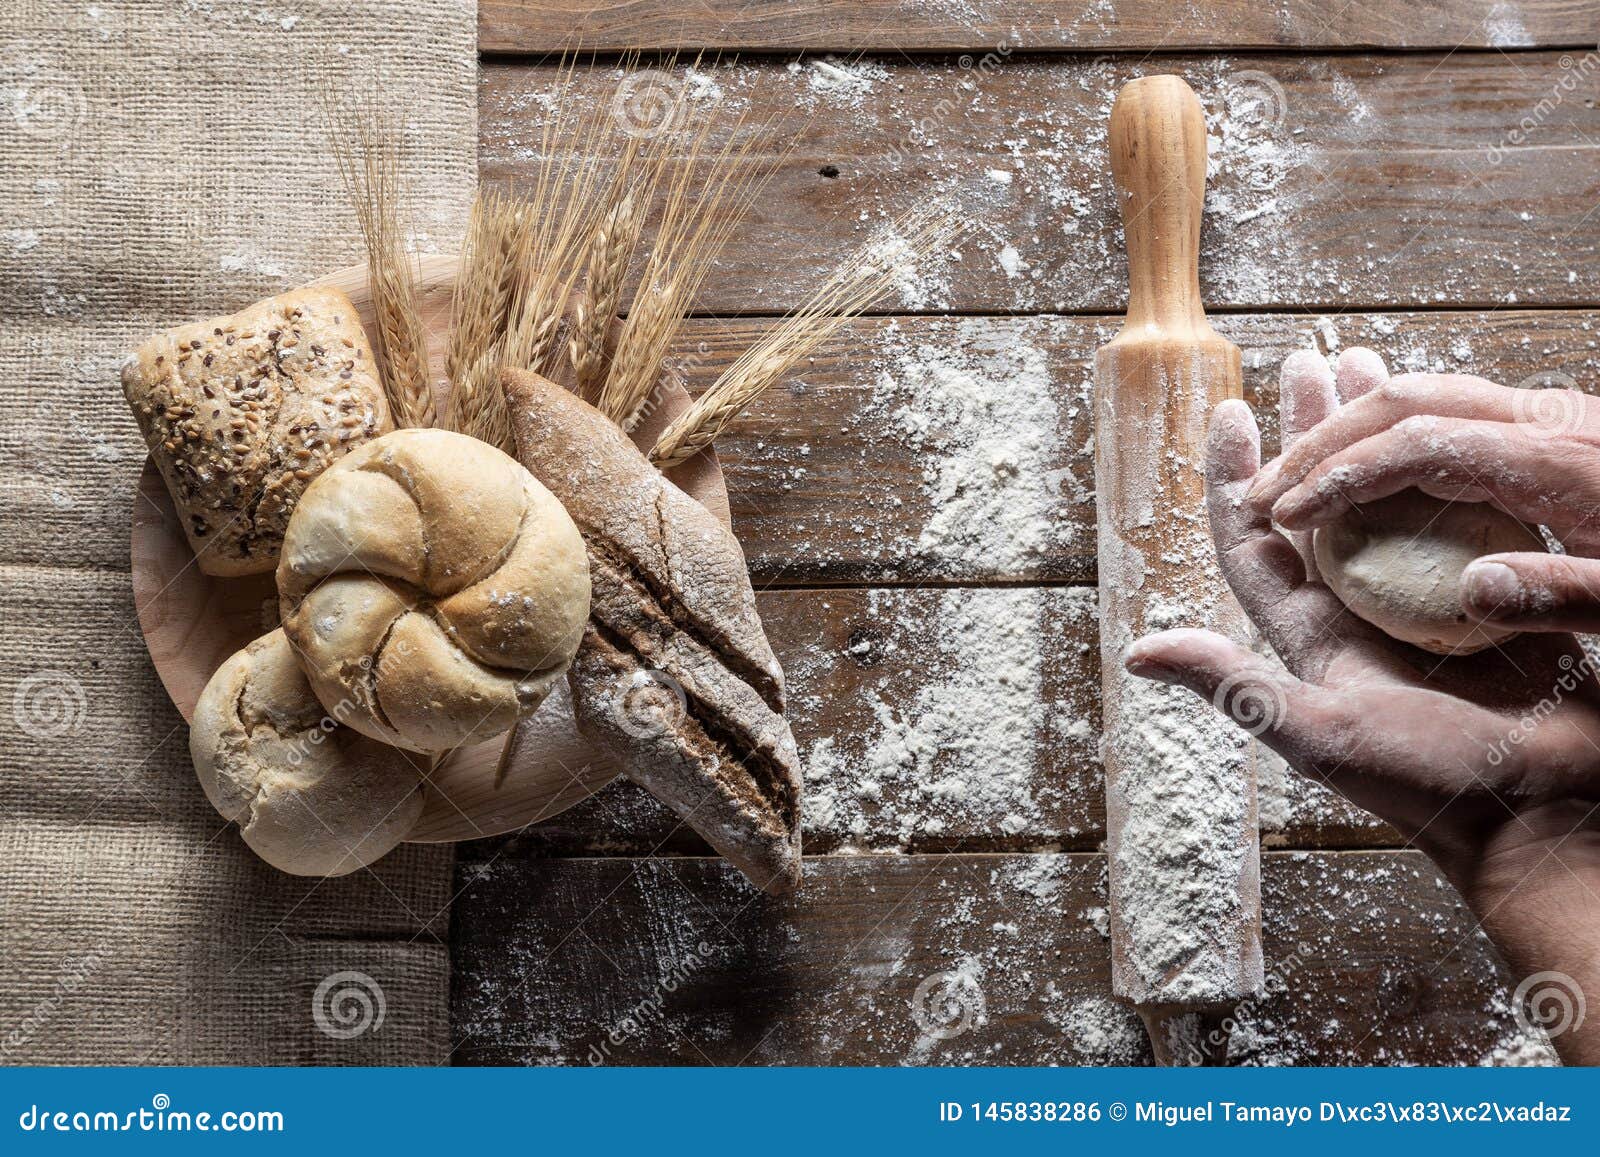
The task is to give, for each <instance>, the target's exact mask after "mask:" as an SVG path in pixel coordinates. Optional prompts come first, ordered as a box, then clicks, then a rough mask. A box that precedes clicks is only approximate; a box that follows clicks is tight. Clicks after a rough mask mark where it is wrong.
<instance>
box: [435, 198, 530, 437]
mask: <svg viewBox="0 0 1600 1157" xmlns="http://www.w3.org/2000/svg"><path fill="white" fill-rule="evenodd" d="M528 244H529V238H528V228H527V212H526V208H525V206H523V205H522V204H520V203H519V202H517V201H516V200H514V199H513V198H511V197H508V196H506V195H505V194H503V193H500V192H497V191H493V190H480V191H479V193H478V195H477V197H476V198H474V199H473V202H472V213H471V216H470V218H469V220H468V224H467V236H466V241H465V243H464V244H463V246H462V250H461V264H460V267H459V270H458V271H457V274H456V285H455V292H454V294H453V296H452V298H451V315H452V319H453V325H452V328H451V331H450V343H449V347H448V349H447V350H446V353H445V374H446V376H447V377H448V378H449V379H450V406H449V411H448V413H447V415H446V424H447V425H448V426H449V427H450V428H451V429H453V430H458V431H462V432H470V431H471V430H472V429H474V428H476V427H477V426H478V425H479V424H480V414H479V411H480V410H483V409H485V408H488V409H493V408H494V407H495V405H496V402H497V400H498V396H499V393H500V391H499V387H498V385H497V384H496V381H495V378H494V376H493V374H492V373H487V372H483V371H480V370H479V367H480V366H481V365H482V364H483V363H484V362H485V359H488V358H490V357H491V354H492V352H493V351H494V349H495V348H496V347H497V346H498V344H499V342H500V340H501V335H502V333H503V332H504V330H505V325H506V316H507V313H508V312H509V310H510V306H511V295H512V291H513V290H514V289H515V286H516V278H517V270H518V268H519V266H520V263H521V262H522V261H523V260H524V259H525V256H526V250H527V247H528ZM489 425H491V426H492V425H494V423H493V421H492V420H490V422H489Z"/></svg>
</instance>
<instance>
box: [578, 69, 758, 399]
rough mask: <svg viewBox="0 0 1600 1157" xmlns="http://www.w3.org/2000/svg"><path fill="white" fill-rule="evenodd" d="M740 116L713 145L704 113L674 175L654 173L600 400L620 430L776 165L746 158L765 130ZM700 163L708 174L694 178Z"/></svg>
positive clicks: (650, 388) (650, 387) (653, 385)
mask: <svg viewBox="0 0 1600 1157" xmlns="http://www.w3.org/2000/svg"><path fill="white" fill-rule="evenodd" d="M679 99H680V100H681V99H685V97H683V96H682V95H681V94H680V97H679ZM679 123H681V121H680V122H679ZM743 124H744V120H743V117H740V118H738V119H736V120H735V121H734V122H733V124H732V125H731V126H730V132H729V135H728V139H727V141H726V143H724V144H723V145H722V147H721V148H719V149H716V150H715V151H713V150H712V149H710V147H709V146H708V140H709V134H710V129H711V124H710V121H709V119H708V120H707V121H706V123H705V124H704V125H703V126H702V128H701V129H700V130H698V131H697V132H696V133H695V135H694V137H693V138H692V139H691V141H690V144H689V147H688V149H687V150H686V154H685V156H684V157H683V158H682V159H681V160H680V161H678V162H677V165H678V168H677V171H676V172H675V173H674V174H673V176H672V178H671V179H670V180H667V179H665V178H658V179H660V182H661V184H662V185H664V187H665V190H666V192H665V203H664V206H663V208H662V211H661V218H660V222H659V224H658V225H657V227H656V232H655V237H654V243H653V245H652V246H651V250H650V254H649V257H648V258H647V260H646V262H645V267H644V270H643V273H642V275H641V278H640V283H639V284H640V290H639V294H638V295H637V296H636V297H635V300H634V302H633V303H632V305H631V306H630V307H629V309H628V316H627V319H626V320H625V321H624V322H623V325H622V331H621V333H620V335H619V336H618V339H617V349H616V353H615V354H614V356H613V357H612V360H611V366H610V370H609V372H608V374H607V375H606V381H605V385H604V387H603V389H602V390H601V391H600V399H599V402H598V403H597V404H598V406H599V409H600V410H601V411H602V412H604V413H605V414H606V415H607V416H608V417H610V418H611V419H612V420H613V421H615V422H616V423H617V424H618V425H620V426H621V427H622V428H623V429H624V430H632V429H633V428H634V426H636V425H637V424H638V423H639V421H640V420H641V419H642V418H643V416H644V414H645V413H646V412H647V410H648V405H647V404H648V402H649V401H650V398H651V396H652V394H654V393H655V391H656V390H657V389H658V388H659V385H660V381H661V372H662V365H663V361H664V359H665V357H666V353H667V350H668V348H669V347H670V346H671V344H672V341H673V338H674V337H676V336H677V334H678V331H679V330H680V329H681V328H682V325H683V321H684V319H685V318H686V317H687V316H688V313H689V308H690V305H691V303H692V302H693V300H694V296H695V293H696V292H697V291H698V289H699V287H700V284H701V282H703V281H704V279H705V276H706V274H707V273H708V272H709V271H710V268H711V265H712V263H713V262H714V261H715V259H716V257H717V254H718V253H720V252H721V250H722V248H723V246H724V245H726V243H727V241H728V238H729V236H730V235H731V234H732V233H733V230H734V229H735V228H736V227H737V226H738V224H739V222H740V221H741V220H743V218H744V216H745V214H746V213H748V211H749V209H750V207H751V206H752V205H753V204H754V202H755V200H756V198H757V197H758V196H759V194H760V191H761V190H762V189H763V188H764V187H765V184H766V182H767V180H769V179H770V178H771V176H772V173H773V172H774V171H775V169H776V165H777V162H776V160H773V159H768V160H766V161H763V162H759V163H756V164H752V163H751V156H752V154H753V153H754V152H755V150H756V148H757V147H758V145H760V144H761V143H762V142H763V140H764V138H765V134H763V133H760V132H752V133H741V132H740V131H739V130H740V129H741V128H742V126H743ZM660 165H661V168H660V169H659V170H658V172H664V171H665V166H666V161H665V160H664V159H663V160H662V161H661V162H660ZM702 165H704V167H705V169H706V170H707V171H708V173H709V175H707V176H703V177H702V180H701V183H700V184H699V185H697V184H696V180H695V179H696V177H701V174H700V172H699V169H700V167H701V166H702Z"/></svg>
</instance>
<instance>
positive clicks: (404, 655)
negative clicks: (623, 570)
mask: <svg viewBox="0 0 1600 1157" xmlns="http://www.w3.org/2000/svg"><path fill="white" fill-rule="evenodd" d="M278 595H279V600H280V610H281V614H282V619H283V627H284V630H285V631H286V632H287V633H288V635H289V639H290V641H291V642H293V643H294V645H295V648H296V650H297V651H298V652H299V655H300V660H301V663H302V665H303V666H304V668H305V671H306V675H307V677H308V678H309V679H310V680H311V686H312V688H313V689H314V690H315V691H316V693H317V696H318V697H319V698H320V699H321V700H322V702H323V703H325V704H327V705H328V706H329V707H330V708H331V707H333V706H334V705H335V704H344V705H347V706H348V711H347V712H346V713H345V714H343V715H341V716H340V718H341V719H342V720H343V721H344V722H346V723H348V724H349V725H350V726H351V727H354V728H355V729H356V730H357V731H360V732H362V733H363V734H366V735H370V736H371V737H372V738H374V739H379V740H382V741H383V742H385V743H390V744H393V745H395V746H397V747H406V748H410V749H411V750H413V751H427V752H443V751H449V750H451V749H453V748H455V747H457V746H459V745H461V744H463V743H466V742H468V741H473V740H486V739H492V738H493V737H494V736H496V735H499V734H500V733H501V732H503V731H505V730H507V729H508V728H510V727H511V726H512V724H514V723H515V722H516V721H517V718H518V717H519V716H521V715H523V714H525V713H527V712H530V711H532V710H534V709H535V708H536V707H538V706H539V704H540V703H541V702H542V701H543V700H544V697H545V695H546V694H547V693H548V692H549V690H550V685H551V684H552V683H554V682H555V681H556V680H557V679H559V678H561V676H562V675H564V674H565V673H566V670H567V666H568V664H570V663H571V662H572V656H573V654H574V653H575V652H576V651H577V649H578V641H579V639H580V638H581V637H582V634H583V624H584V620H585V619H586V618H588V615H589V565H588V559H587V558H586V557H585V555H584V550H583V539H582V538H581V537H580V536H579V534H578V528H577V527H576V526H574V525H573V524H572V519H571V518H569V517H568V516H567V512H566V511H565V510H563V509H562V508H561V503H559V502H557V501H556V499H555V498H554V497H552V496H551V494H550V492H549V491H548V490H546V489H545V488H544V487H543V486H541V485H539V483H538V482H537V481H535V479H534V477H533V475H531V474H529V473H528V472H527V471H526V470H524V469H523V468H522V467H521V466H519V465H517V463H516V461H515V460H514V459H512V458H511V457H510V456H508V455H506V454H503V453H501V452H500V451H499V450H497V449H495V448H494V447H493V446H490V445H488V444H487V443H484V442H480V441H478V440H477V439H476V438H469V437H467V436H466V435H465V434H456V433H452V432H450V431H448V430H417V429H411V430H396V431H394V432H393V433H392V434H386V435H385V436H384V437H382V438H379V439H377V440H376V441H373V442H369V443H367V445H365V446H363V447H361V448H360V449H359V450H356V451H354V452H353V453H351V454H348V455H346V456H345V457H344V458H342V459H340V460H339V461H338V462H337V463H335V464H334V465H333V466H331V467H329V469H328V470H327V471H326V472H324V473H323V475H322V476H321V477H320V478H318V479H317V480H316V481H315V482H313V483H312V484H311V486H310V488H309V489H307V491H306V493H305V496H304V497H303V498H302V499H301V500H300V506H299V508H298V509H296V510H295V513H294V518H293V519H292V520H291V521H290V523H289V531H288V534H287V535H286V536H285V538H284V545H283V558H282V560H281V561H280V562H279V564H278Z"/></svg>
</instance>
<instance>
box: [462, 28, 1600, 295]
mask: <svg viewBox="0 0 1600 1157" xmlns="http://www.w3.org/2000/svg"><path fill="white" fill-rule="evenodd" d="M1563 62H1565V64H1563ZM826 68H827V69H831V70H832V71H825V70H824V65H822V64H818V63H816V62H806V63H799V64H796V65H795V66H794V67H793V68H791V69H780V68H774V67H771V66H770V65H751V64H739V63H730V64H727V65H724V66H720V67H709V68H707V69H705V70H703V71H702V72H700V73H699V74H697V76H696V78H695V80H694V83H693V85H692V86H691V91H692V93H693V94H694V95H693V97H692V98H691V99H692V100H693V101H694V102H695V104H694V107H695V109H696V115H695V123H696V124H699V123H700V120H701V118H702V117H704V116H706V115H710V113H709V106H710V104H711V103H712V102H720V104H721V106H722V112H721V113H719V114H718V118H719V121H720V122H721V123H728V124H731V123H732V122H733V120H734V119H735V117H736V115H738V114H743V115H744V116H745V117H746V122H745V123H746V124H747V125H750V126H754V125H769V127H768V128H766V129H765V130H757V129H755V128H746V129H743V130H741V131H745V132H756V131H764V132H765V133H767V134H768V138H767V139H770V140H771V141H773V142H781V148H782V149H784V150H786V152H785V155H784V156H783V157H782V159H781V161H780V162H779V169H778V172H777V175H776V176H775V177H774V179H773V181H772V183H771V184H770V185H769V186H768V188H767V190H766V192H765V194H764V195H763V197H762V199H761V203H760V204H759V205H758V206H757V208H756V210H755V211H754V212H753V213H752V215H751V217H750V219H749V220H748V221H747V222H746V223H745V225H744V226H743V227H742V228H741V229H740V230H739V231H738V232H737V233H736V234H735V236H734V239H733V241H732V243H731V245H730V247H729V250H728V252H727V253H726V254H725V256H724V258H723V259H722V260H721V261H720V262H719V263H718V266H717V268H716V270H715V271H714V272H713V273H712V275H711V276H710V277H709V278H708V279H707V284H706V286H705V288H704V290H703V291H702V294H701V298H700V302H699V308H700V309H701V311H702V312H705V313H711V314H729V313H738V312H741V311H746V310H752V309H758V310H760V311H763V312H766V311H781V310H784V309H788V308H791V307H793V306H795V305H797V304H799V303H800V302H801V301H803V300H804V298H805V295H806V294H807V293H808V292H809V291H810V290H811V289H812V288H813V287H814V286H815V285H816V284H817V283H818V282H819V281H820V280H821V279H822V278H823V276H824V275H825V274H826V273H827V272H828V271H830V270H832V269H834V268H835V267H837V266H838V265H839V264H840V263H842V262H845V261H848V260H852V259H854V258H855V256H856V255H857V254H858V253H859V251H860V249H861V247H862V245H863V244H864V243H866V241H867V240H868V239H869V238H871V237H873V236H875V235H876V234H875V230H878V229H880V228H881V227H882V226H883V224H884V223H885V222H887V221H888V220H890V219H891V218H892V217H894V216H895V215H897V214H900V213H903V212H905V211H908V210H910V209H911V208H913V207H916V206H923V205H926V204H929V203H937V204H945V205H948V206H950V207H951V208H952V209H953V210H955V211H957V212H959V213H961V214H962V215H963V216H964V217H966V218H967V219H969V220H971V221H972V222H973V231H972V233H971V235H970V236H969V237H968V238H967V239H966V240H965V241H964V242H962V244H961V246H960V248H959V254H960V259H959V260H956V259H954V258H953V257H952V258H949V259H945V260H942V261H935V262H933V263H932V264H931V266H930V267H929V268H928V269H927V270H926V271H924V273H923V274H922V275H920V276H916V277H908V278H907V279H906V282H905V284H903V285H902V286H901V287H900V293H899V297H900V300H899V301H897V302H890V303H889V304H888V308H889V309H890V310H896V311H899V310H904V311H909V312H948V311H952V310H954V311H961V312H1065V313H1077V312H1084V311H1115V310H1119V309H1120V308H1121V307H1122V303H1123V299H1124V294H1125V285H1126V278H1125V275H1124V271H1123V257H1122V248H1121V231H1120V227H1119V226H1118V224H1117V214H1116V213H1115V212H1114V206H1113V203H1112V199H1111V198H1112V190H1111V182H1110V180H1109V179H1108V177H1107V170H1106V165H1107V161H1106V156H1105V128H1106V119H1107V115H1108V113H1109V111H1110V105H1111V102H1112V100H1113V98H1114V96H1115V94H1116V92H1117V90H1118V88H1119V87H1120V86H1121V84H1122V83H1123V82H1124V81H1126V80H1127V79H1129V78H1130V77H1132V76H1134V75H1138V74H1141V73H1147V72H1152V71H1173V72H1178V73H1180V74H1182V75H1184V76H1185V77H1186V78H1187V79H1188V80H1189V81H1190V83H1191V84H1193V85H1194V87H1195V90H1196V91H1197V92H1198V93H1199V94H1200V98H1201V101H1202V103H1203V104H1204V105H1205V106H1206V108H1207V110H1208V124H1209V128H1210V131H1211V134H1212V137H1213V150H1212V154H1213V160H1212V168H1213V178H1212V187H1211V192H1210V197H1209V202H1208V207H1209V215H1208V218H1207V222H1208V225H1207V227H1208V233H1207V236H1206V238H1205V242H1204V246H1203V254H1202V271H1201V272H1202V281H1203V289H1204V291H1205V296H1206V301H1207V304H1208V305H1209V306H1210V307H1212V308H1214V309H1217V308H1229V309H1255V308H1268V307H1280V306H1288V307H1297V308H1306V309H1322V308H1331V309H1348V310H1360V309H1376V308H1391V309H1393V308H1409V307H1413V306H1433V305H1436V304H1439V303H1449V304H1451V305H1454V306H1458V307H1465V306H1505V305H1511V304H1514V303H1520V304H1521V305H1524V306H1530V305H1543V306H1562V305H1572V306H1588V305H1592V304H1594V303H1595V302H1597V301H1600V214H1596V213H1595V212H1594V209H1595V205H1596V202H1597V200H1600V164H1597V158H1596V150H1597V148H1600V143H1597V142H1600V107H1596V104H1597V102H1596V101H1595V100H1594V99H1593V97H1594V93H1595V86H1596V82H1597V79H1600V55H1597V54H1596V53H1588V54H1585V55H1583V56H1582V57H1581V58H1579V57H1576V56H1575V55H1574V54H1572V53H1568V54H1565V55H1562V54H1560V53H1555V52H1532V53H1520V54H1517V55H1516V56H1515V57H1514V58H1512V57H1507V56H1506V55H1504V54H1501V53H1488V54H1481V53H1480V54H1472V53H1454V54H1450V55H1437V54H1425V55H1415V56H1401V57H1382V56H1339V57H1317V56H1307V55H1305V54H1304V53H1294V54H1291V55H1261V56H1249V57H1240V58H1230V57H1215V56H1211V57H1194V56H1181V57H1173V58H1163V59H1161V60H1160V61H1158V62H1157V61H1150V60H1148V59H1146V58H1144V57H1096V58H1089V57H1068V58H1062V59H1053V60H1045V59H1038V58H1021V57H1015V58H1012V59H1011V60H1009V61H1008V62H1004V63H1002V64H1000V65H999V66H998V67H996V68H994V69H991V70H988V71H987V72H984V73H980V71H979V70H978V69H976V68H972V69H962V68H961V67H960V65H959V64H958V63H957V62H956V61H952V60H948V59H944V60H918V61H905V60H899V61H890V60H884V61H863V62H857V63H853V64H848V65H846V66H840V65H827V66H826ZM553 76H554V69H553V66H551V65H548V64H546V65H528V64H521V63H517V64H511V63H493V62H491V63H489V64H487V65H486V66H485V67H484V69H483V74H482V90H481V99H480V130H479V131H480V139H481V149H480V169H481V173H482V175H483V177H484V178H485V179H486V180H488V181H490V182H506V181H513V180H517V179H524V180H526V179H528V178H529V177H530V176H531V174H532V171H533V166H534V161H535V155H536V150H537V145H538V142H539V139H540V138H539V133H540V124H541V119H542V117H543V116H544V115H546V113H545V111H544V109H545V105H544V104H542V103H541V98H543V97H546V96H548V95H549V93H548V90H549V88H550V85H551V82H552V78H553ZM684 83H685V81H684V76H683V73H682V72H681V71H680V72H678V73H674V74H671V75H668V74H663V73H654V74H650V75H648V76H646V77H645V78H644V80H643V81H639V82H636V84H635V87H634V89H632V90H631V95H632V98H633V100H634V101H635V102H636V103H635V105H630V106H627V108H629V109H632V110H633V113H626V110H625V113H626V115H635V114H637V115H639V116H644V115H645V114H646V113H647V112H648V109H649V108H651V107H654V106H653V105H652V103H651V99H652V98H653V97H655V96H659V95H670V94H671V93H672V92H674V91H676V90H677V89H678V88H679V87H681V86H682V85H683V84H684ZM613 88H614V79H613V76H612V73H611V70H610V69H601V70H599V71H598V72H597V73H596V74H593V75H589V76H585V77H583V78H581V79H580V81H579V83H578V88H577V89H576V91H575V92H574V94H573V96H572V98H571V99H572V100H574V101H577V102H584V101H591V102H594V101H611V98H612V92H613ZM658 89H665V90H666V92H665V93H661V92H657V91H656V90H658ZM650 123H653V122H648V121H647V122H646V124H647V126H648V124H650Z"/></svg>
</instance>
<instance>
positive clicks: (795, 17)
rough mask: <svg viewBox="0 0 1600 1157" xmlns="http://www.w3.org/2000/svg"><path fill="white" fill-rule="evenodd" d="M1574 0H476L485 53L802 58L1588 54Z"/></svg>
mask: <svg viewBox="0 0 1600 1157" xmlns="http://www.w3.org/2000/svg"><path fill="white" fill-rule="evenodd" d="M1593 23H1594V9H1593V8H1592V7H1591V6H1590V5H1588V4H1586V3H1585V2H1584V0H1519V2H1516V3H1496V4H1492V5H1491V4H1482V3H1462V2H1461V0H1426V2H1424V3H1416V4H1408V5H1406V6H1404V7H1403V8H1401V7H1397V6H1395V5H1393V4H1386V3H1382V2H1381V0H1360V2H1358V3H1351V4H1327V3H1322V2H1320V0H1289V2H1288V3H1280V4H1262V3H1260V2H1259V0H1212V2H1211V3H1206V4H1183V5H1176V4H1173V3H1172V2H1171V0H1119V2H1118V3H1116V4H1107V3H1105V0H981V2H979V3H975V4H965V3H954V4H929V3H916V2H915V0H799V2H797V0H710V2H708V0H694V2H692V3H690V2H686V0H610V2H607V3H583V2H581V0H479V3H478V44H479V47H480V48H482V49H483V51H485V52H528V53H539V52H558V51H561V50H562V49H570V48H572V47H573V46H574V45H576V44H580V43H581V44H582V45H583V47H584V48H585V49H586V50H589V51H595V52H615V51H621V50H625V49H642V50H660V49H663V48H681V49H683V50H685V51H690V50H694V49H701V48H705V49H805V50H809V51H813V52H817V51H828V50H832V51H839V52H850V53H854V52H862V51H867V50H870V49H899V50H903V51H907V52H927V51H932V50H943V51H960V50H962V49H979V50H982V49H987V48H991V47H993V46H994V45H996V44H1004V43H1014V44H1016V45H1017V46H1018V47H1019V48H1028V49H1066V50H1075V51H1088V50H1093V51H1102V52H1104V51H1111V50H1115V49H1121V50H1129V49H1150V50H1154V49H1167V50H1171V49H1172V48H1174V47H1179V46H1181V47H1184V48H1190V49H1193V48H1275V47H1282V46H1294V47H1299V48H1306V49H1313V50H1315V49H1322V50H1328V49H1335V50H1337V49H1350V48H1443V49H1453V48H1487V47H1499V48H1523V47H1531V46H1535V45H1538V46H1543V47H1573V48H1577V47H1585V48H1592V47H1593V46H1594V41H1595V38H1594V36H1593V35H1591V34H1590V33H1592V31H1593V29H1592V25H1593Z"/></svg>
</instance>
